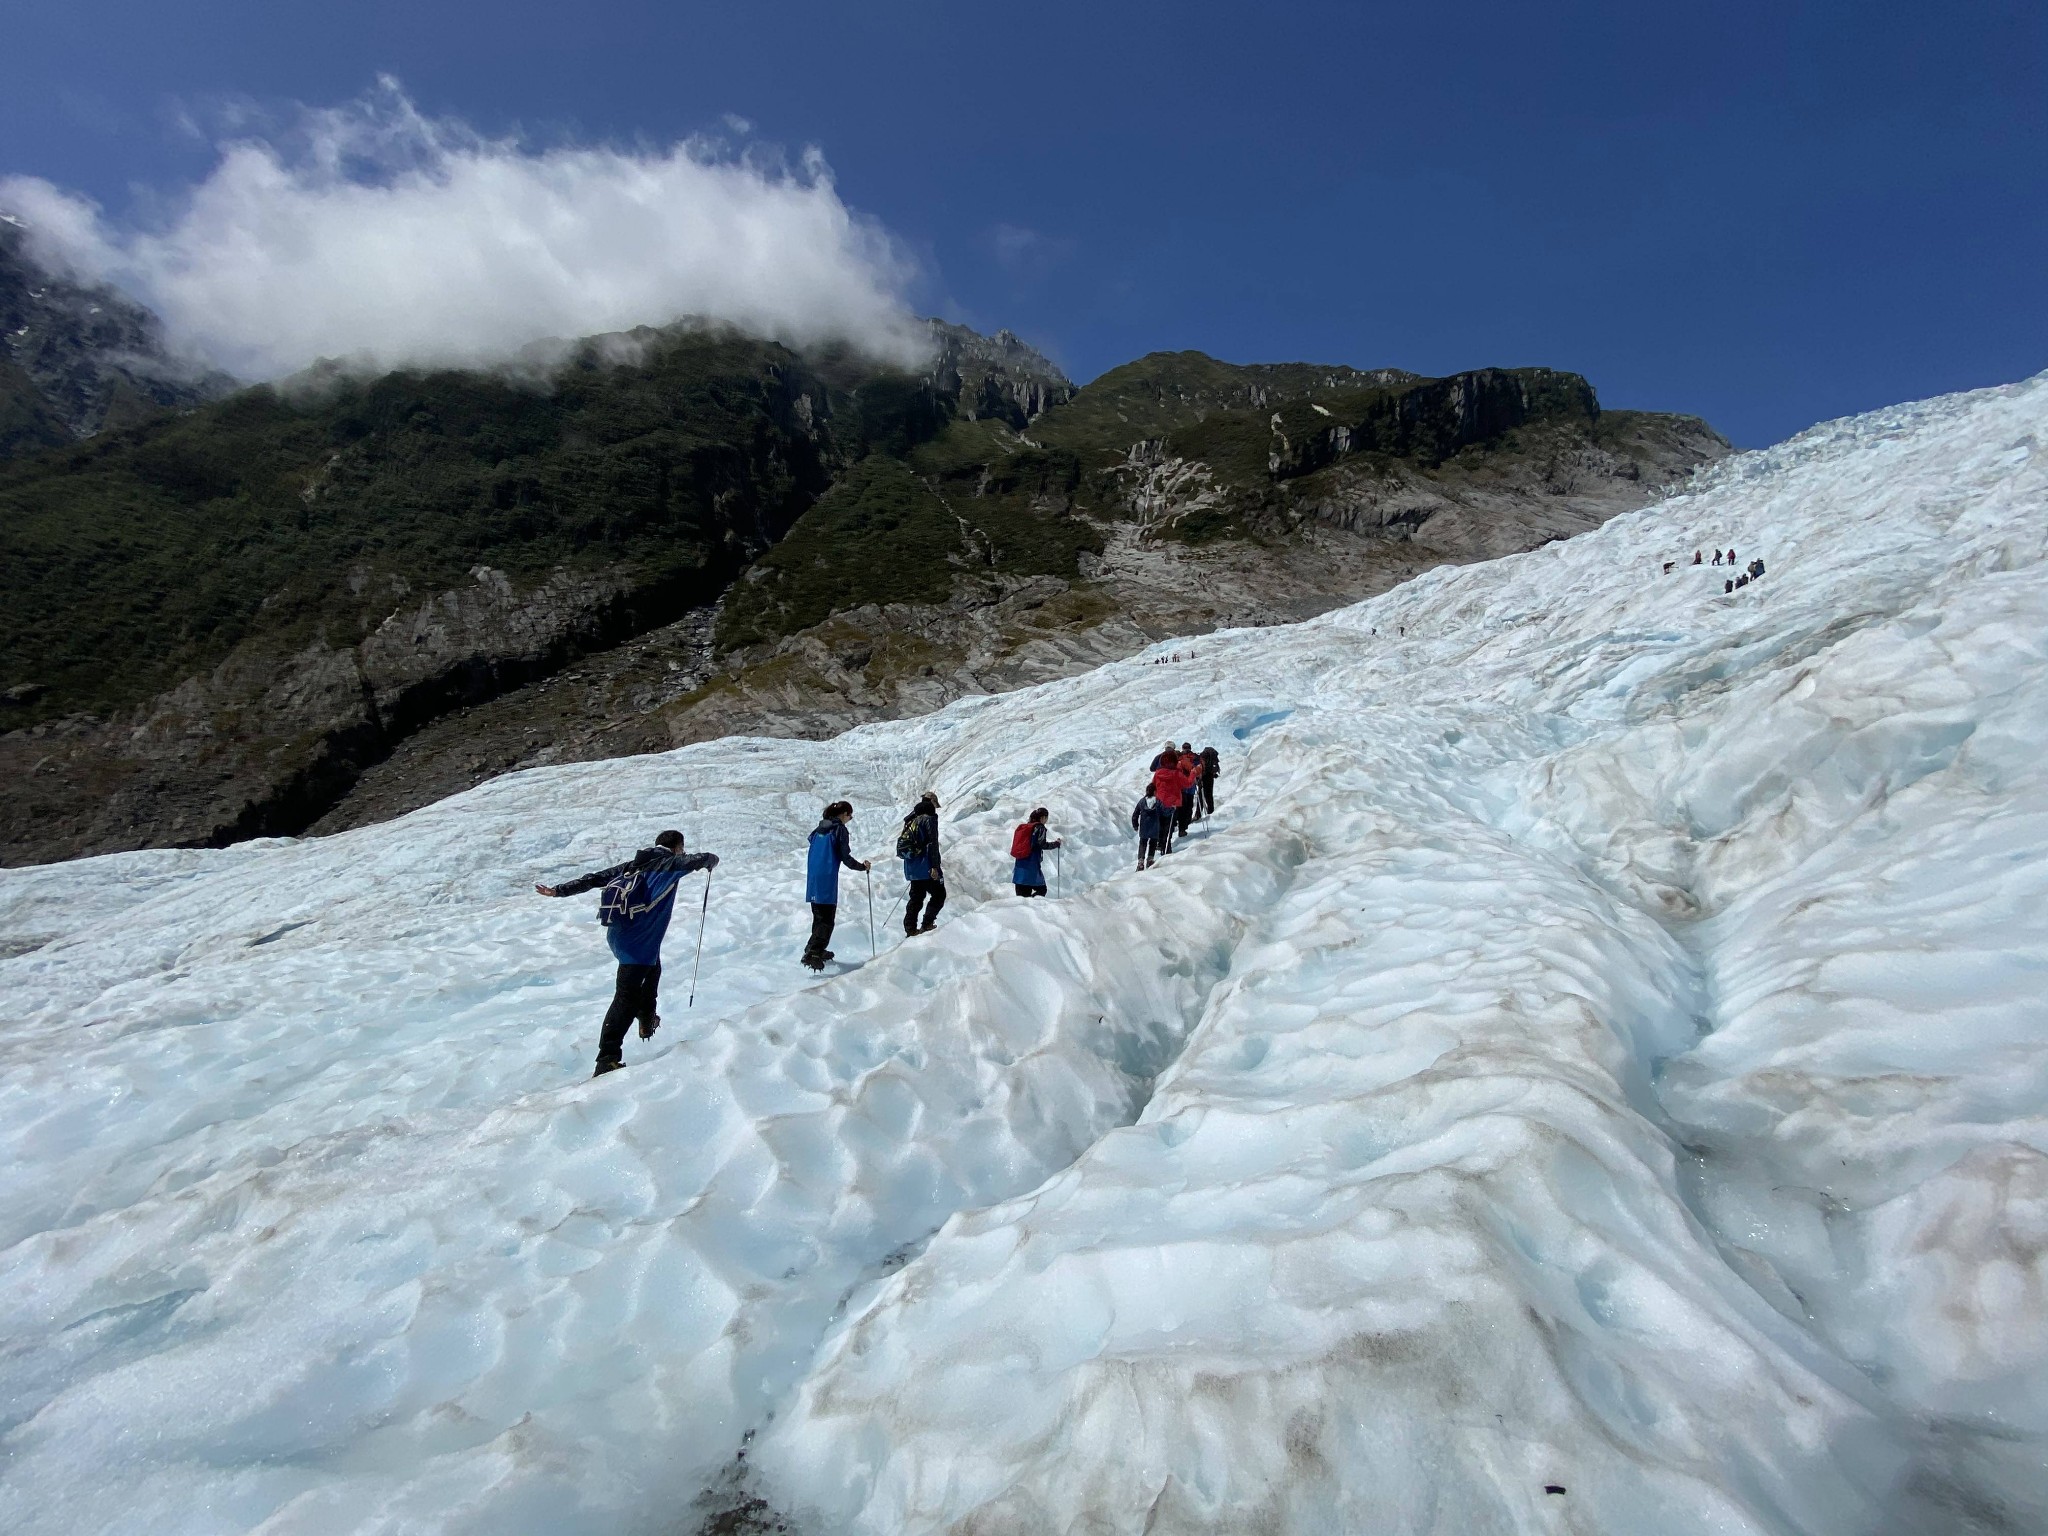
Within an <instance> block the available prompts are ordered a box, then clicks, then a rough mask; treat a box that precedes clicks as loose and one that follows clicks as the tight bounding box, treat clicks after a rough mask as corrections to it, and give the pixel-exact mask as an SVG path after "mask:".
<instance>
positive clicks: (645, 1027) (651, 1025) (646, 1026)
mask: <svg viewBox="0 0 2048 1536" xmlns="http://www.w3.org/2000/svg"><path fill="white" fill-rule="evenodd" d="M659 1028H661V1015H660V1014H658V1013H657V1014H656V1015H655V1016H654V1017H653V1018H651V1019H642V1020H641V1021H640V1038H641V1039H642V1040H652V1039H653V1038H654V1032H655V1031H656V1030H657V1029H659Z"/></svg>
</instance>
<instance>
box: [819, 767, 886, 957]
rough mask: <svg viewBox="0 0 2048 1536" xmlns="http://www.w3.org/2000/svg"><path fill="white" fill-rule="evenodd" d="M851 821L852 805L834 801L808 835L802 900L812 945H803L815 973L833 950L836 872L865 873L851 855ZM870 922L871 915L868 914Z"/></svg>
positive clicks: (837, 873) (837, 902) (837, 881)
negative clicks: (807, 913)
mask: <svg viewBox="0 0 2048 1536" xmlns="http://www.w3.org/2000/svg"><path fill="white" fill-rule="evenodd" d="M852 820H853V804H852V802H851V801H848V800H834V801H833V802H832V803H831V804H830V805H828V806H826V807H825V814H824V816H823V817H822V818H821V819H820V820H819V822H818V825H817V826H816V827H815V828H814V829H813V830H812V832H811V851H810V863H809V865H808V867H807V868H806V870H805V874H804V900H805V901H807V902H809V903H810V904H811V942H810V943H808V944H806V945H805V946H804V953H803V962H804V964H805V965H808V966H809V967H810V968H811V969H812V970H814V971H822V970H823V969H825V962H826V961H827V960H830V959H831V958H832V951H831V950H829V949H827V948H826V947H825V946H826V945H827V944H830V943H831V942H832V925H833V924H834V923H835V922H837V921H838V919H839V871H840V869H841V868H842V867H844V868H846V869H856V870H866V869H867V868H869V866H868V865H866V864H863V863H862V862H861V861H860V860H859V859H856V858H855V857H854V856H853V847H852V844H851V842H850V841H849V839H848V837H847V835H846V825H847V823H848V822H850V821H852ZM868 915H869V918H870V920H872V919H873V916H874V914H873V913H872V912H870V913H869V914H868Z"/></svg>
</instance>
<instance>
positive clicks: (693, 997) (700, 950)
mask: <svg viewBox="0 0 2048 1536" xmlns="http://www.w3.org/2000/svg"><path fill="white" fill-rule="evenodd" d="M711 875H712V871H710V870H708V869H707V870H705V871H704V910H703V911H702V912H700V913H699V914H698V915H697V963H696V964H695V965H693V966H691V967H690V1000H689V1001H688V1002H687V1003H685V1004H683V1006H684V1007H685V1008H694V1007H696V1006H697V973H698V972H699V971H701V970H702V969H704V924H705V921H706V920H707V919H708V918H709V917H710V916H711Z"/></svg>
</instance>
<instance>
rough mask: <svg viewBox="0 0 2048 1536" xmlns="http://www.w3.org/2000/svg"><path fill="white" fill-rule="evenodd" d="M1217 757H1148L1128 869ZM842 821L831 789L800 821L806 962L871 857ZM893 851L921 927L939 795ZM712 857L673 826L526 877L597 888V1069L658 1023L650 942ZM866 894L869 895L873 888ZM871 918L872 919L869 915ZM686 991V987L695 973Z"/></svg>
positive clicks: (1190, 815)
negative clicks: (680, 891)
mask: <svg viewBox="0 0 2048 1536" xmlns="http://www.w3.org/2000/svg"><path fill="white" fill-rule="evenodd" d="M1219 767H1220V759H1219V758H1218V756H1217V752H1216V749H1215V748H1214V747H1204V748H1203V749H1202V750H1201V751H1200V752H1197V751H1195V749H1194V747H1193V745H1192V744H1191V743H1189V742H1185V741H1184V742H1182V743H1181V744H1180V745H1179V746H1178V747H1176V746H1175V745H1174V744H1173V743H1172V742H1170V741H1169V742H1167V743H1166V745H1165V747H1164V748H1163V749H1162V750H1161V751H1160V753H1159V755H1158V756H1156V757H1155V758H1153V759H1152V769H1151V773H1152V777H1151V779H1150V781H1149V782H1148V783H1147V784H1146V786H1145V794H1144V797H1143V798H1142V799H1140V800H1139V801H1138V804H1137V807H1136V808H1135V809H1134V810H1133V811H1132V812H1131V828H1132V830H1133V831H1135V832H1136V833H1137V834H1138V868H1139V869H1147V868H1150V867H1151V865H1152V863H1153V861H1154V859H1156V858H1157V857H1158V855H1160V854H1162V853H1171V852H1173V842H1174V839H1175V837H1176V836H1179V835H1183V834H1185V833H1186V832H1187V830H1188V828H1189V827H1190V826H1191V825H1193V823H1195V822H1197V821H1200V820H1202V819H1203V818H1204V817H1207V816H1211V815H1214V814H1215V811H1216V776H1217V772H1218V769H1219ZM852 821H853V804H852V802H851V801H847V800H834V801H833V802H832V803H831V804H830V805H828V806H826V807H825V811H824V814H823V815H822V816H821V817H820V818H819V821H818V825H817V826H816V828H814V829H813V830H812V832H811V837H810V848H809V852H808V854H807V857H806V862H805V871H804V900H805V901H806V902H808V903H809V905H810V908H811V936H810V940H809V942H808V943H806V944H805V945H804V951H803V954H802V956H801V957H800V959H801V962H802V963H803V964H804V965H806V966H808V967H810V968H811V969H812V970H814V971H818V970H823V969H824V968H825V962H826V961H827V960H830V959H831V958H832V951H831V949H830V948H828V947H827V946H829V945H830V943H831V942H832V930H833V928H834V926H835V925H836V924H837V922H838V918H839V871H840V870H842V869H851V870H854V871H856V872H859V873H862V874H865V873H867V872H868V871H869V870H871V869H872V868H873V867H874V866H873V864H872V863H870V862H868V861H865V860H861V859H856V858H855V857H854V856H853V845H852V839H851V837H850V834H849V832H848V827H849V825H850V824H851V822H852ZM1050 822H1051V812H1050V811H1048V810H1047V809H1046V808H1045V807H1044V806H1042V805H1041V806H1039V807H1038V808H1037V809H1036V810H1034V811H1033V812H1032V813H1031V814H1030V816H1029V817H1027V818H1026V819H1025V820H1024V821H1023V822H1022V823H1021V824H1019V826H1018V827H1017V829H1016V830H1015V831H1014V832H1012V833H1011V835H1010V858H1011V870H1010V881H1011V885H1012V888H1013V889H1014V890H1015V891H1016V893H1017V894H1018V895H1019V896H1026V897H1030V896H1043V895H1045V894H1046V880H1045V864H1044V860H1045V855H1046V854H1047V853H1048V852H1050V851H1051V850H1053V849H1056V848H1058V847H1060V840H1059V839H1058V838H1056V837H1053V836H1051V835H1050V833H1049V824H1050ZM896 857H897V858H899V859H900V860H902V861H903V878H904V879H905V880H906V881H908V882H909V885H910V894H909V897H908V899H907V901H906V902H905V905H904V908H903V932H904V934H905V935H906V936H909V937H914V936H916V935H917V934H921V933H930V932H931V931H932V929H933V928H934V927H935V926H937V924H938V920H939V912H940V909H941V908H943V907H944V906H945V905H946V871H945V865H944V861H943V859H942V858H941V855H940V851H939V797H938V795H937V794H936V793H935V792H933V791H931V790H926V791H925V792H924V793H923V794H922V795H920V796H919V797H918V801H917V804H915V805H914V806H912V807H911V808H910V812H909V814H908V815H906V816H905V817H904V818H903V825H902V828H901V830H900V831H899V832H898V833H897V835H896ZM717 867H718V855H717V854H715V853H686V852H685V851H684V848H683V834H682V833H680V832H676V831H667V832H662V833H660V834H658V835H657V836H656V837H655V839H654V843H653V846H651V847H648V848H643V849H641V850H640V851H639V852H638V853H636V854H634V855H633V857H632V858H630V859H627V860H625V861H623V862H622V863H618V864H613V865H611V866H609V867H608V868H605V869H598V870H592V871H591V872H590V873H589V874H586V875H578V876H577V877H576V878H575V879H573V880H568V881H564V882H563V883H562V884H560V885H536V886H535V887H534V890H536V891H537V892H539V893H540V894H541V895H543V896H576V895H580V894H581V893H582V892H584V891H589V890H596V891H598V893H599V894H598V901H597V920H598V921H599V922H600V923H601V924H603V925H604V930H605V943H606V944H607V946H609V948H610V949H611V952H612V958H613V959H615V960H617V961H618V963H619V974H618V980H617V983H616V985H615V986H614V988H613V992H612V1001H611V1006H610V1007H609V1008H608V1009H606V1010H605V1016H604V1023H603V1024H602V1025H601V1026H600V1027H599V1030H598V1038H597V1070H596V1072H594V1073H593V1074H592V1076H595V1077H602V1076H604V1075H605V1073H607V1072H614V1071H617V1070H618V1069H619V1068H620V1067H622V1066H624V1065H625V1061H624V1049H625V1042H626V1031H627V1030H628V1029H629V1028H631V1027H632V1026H633V1025H634V1024H635V1023H636V1022H637V1023H638V1025H639V1026H640V1038H641V1039H642V1040H652V1039H653V1038H654V1032H655V1031H656V1030H658V1029H659V1028H661V1015H660V1014H659V1013H658V1012H656V1011H655V1010H656V1003H657V1001H658V999H659V992H660V989H661V941H662V939H663V938H664V937H665V936H666V935H667V933H668V924H669V918H670V917H671V916H672V915H673V914H674V912H675V894H676V887H677V886H678V885H680V884H681V883H682V879H683V877H684V876H685V875H688V874H693V873H695V872H696V871H697V870H700V869H701V870H703V871H705V884H704V912H705V913H706V914H708V913H709V911H710V908H711V877H710V871H712V870H714V869H716V868H717ZM870 892H871V893H870V896H869V901H870V903H871V904H872V902H873V899H874V898H873V895H872V887H871V888H870ZM869 920H870V921H872V920H873V918H872V914H871V915H870V919H869ZM703 944H704V932H703V919H702V917H700V918H699V921H698V931H697V945H698V956H699V959H700V960H701V958H702V956H703ZM692 986H693V991H692V994H691V996H692V999H693V1000H694V998H695V992H694V982H693V983H692Z"/></svg>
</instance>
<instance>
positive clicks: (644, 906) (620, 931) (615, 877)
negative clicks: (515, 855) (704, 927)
mask: <svg viewBox="0 0 2048 1536" xmlns="http://www.w3.org/2000/svg"><path fill="white" fill-rule="evenodd" d="M716 868H718V855H717V854H715V853H685V852H683V834H682V833H680V832H663V833H660V834H659V835H657V836H656V837H655V839H654V846H653V847H651V848H642V849H641V850H640V851H639V852H638V853H636V854H634V855H633V857H632V858H630V859H628V860H626V862H625V863H623V864H614V865H612V866H611V868H609V869H600V870H596V871H594V872H593V873H591V874H587V875H578V876H577V877H576V878H575V879H574V880H571V881H569V882H567V883H566V884H564V885H536V886H535V887H534V889H535V890H536V891H538V892H540V894H541V895H543V896H580V895H581V894H582V893H583V892H585V891H588V890H594V889H595V888H597V887H598V886H600V885H601V886H603V887H604V894H603V895H602V896H600V897H599V898H598V903H597V920H598V921H599V922H601V923H603V924H604V941H605V943H607V944H609V945H610V946H611V951H612V957H613V958H614V959H615V960H617V961H618V962H619V979H618V985H617V986H616V988H614V990H613V992H612V1005H611V1007H610V1008H608V1009H606V1010H605V1015H604V1025H603V1027H602V1028H601V1029H599V1030H598V1034H597V1070H596V1071H595V1072H593V1073H591V1074H590V1075H591V1076H592V1077H603V1076H604V1075H605V1073H607V1072H616V1071H617V1070H618V1069H619V1068H620V1067H623V1066H624V1065H625V1064H626V1063H625V1061H624V1059H623V1057H622V1054H621V1053H622V1051H623V1049H624V1047H625V1044H626V1026H627V1025H628V1024H631V1023H632V1022H633V1021H634V1020H635V1019H638V1020H639V1021H640V1038H641V1039H642V1040H652V1039H653V1038H654V1032H655V1031H656V1030H657V1029H659V1028H661V1015H660V1014H658V1013H656V1012H655V1011H654V1006H655V1002H656V996H655V994H656V993H657V992H658V991H659V990H660V987H661V939H662V935H663V934H665V933H667V932H668V920H669V916H670V914H671V913H673V912H674V911H675V906H676V903H675V894H676V887H677V885H679V884H681V883H682V878H683V876H685V875H688V874H694V873H695V872H696V871H698V870H700V869H716ZM706 878H707V879H708V878H709V877H708V876H707V877H706Z"/></svg>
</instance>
